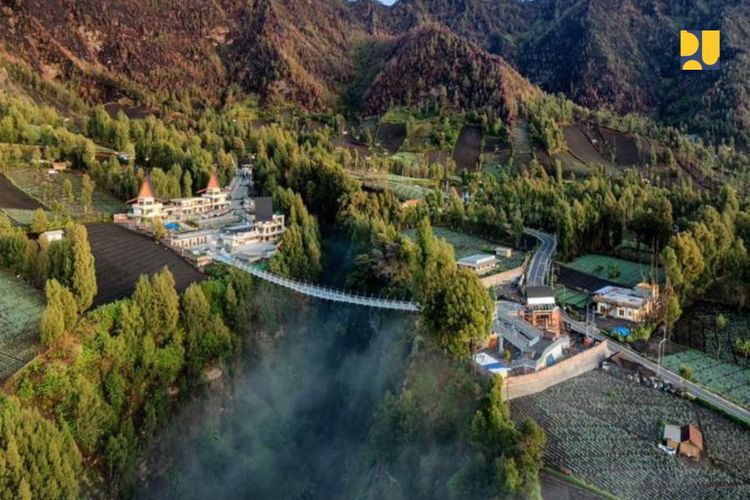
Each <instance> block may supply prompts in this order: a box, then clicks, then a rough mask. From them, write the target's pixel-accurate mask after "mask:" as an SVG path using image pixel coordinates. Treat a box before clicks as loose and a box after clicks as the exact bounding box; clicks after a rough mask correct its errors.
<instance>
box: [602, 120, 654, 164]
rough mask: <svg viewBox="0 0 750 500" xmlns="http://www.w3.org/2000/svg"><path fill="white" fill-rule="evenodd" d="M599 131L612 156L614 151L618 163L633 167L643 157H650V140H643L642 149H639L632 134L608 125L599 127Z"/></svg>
mask: <svg viewBox="0 0 750 500" xmlns="http://www.w3.org/2000/svg"><path fill="white" fill-rule="evenodd" d="M598 132H599V136H600V137H601V138H602V140H603V141H604V147H605V148H606V149H607V151H608V152H609V153H610V156H611V153H614V159H615V163H616V164H617V165H619V166H621V167H632V166H635V165H638V164H639V163H640V162H641V161H642V160H643V159H645V158H648V152H649V150H650V147H651V145H650V143H649V142H648V141H644V140H641V146H640V149H641V151H639V150H638V143H637V139H636V137H635V136H634V135H632V134H624V133H622V132H618V131H616V130H612V129H609V128H606V127H598ZM605 156H606V155H605Z"/></svg>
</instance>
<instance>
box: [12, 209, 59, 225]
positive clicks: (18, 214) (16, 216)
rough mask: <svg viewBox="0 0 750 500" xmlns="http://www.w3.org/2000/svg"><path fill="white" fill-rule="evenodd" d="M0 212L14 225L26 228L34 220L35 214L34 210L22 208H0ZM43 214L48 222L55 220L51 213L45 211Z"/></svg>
mask: <svg viewBox="0 0 750 500" xmlns="http://www.w3.org/2000/svg"><path fill="white" fill-rule="evenodd" d="M0 212H3V213H4V214H5V215H7V216H8V218H9V219H10V220H11V221H13V222H15V223H16V224H19V225H22V226H28V225H30V224H31V221H32V220H34V212H36V210H28V209H24V208H0ZM45 214H46V215H47V220H49V221H52V220H53V219H54V218H55V216H54V214H53V213H52V212H49V211H47V210H45Z"/></svg>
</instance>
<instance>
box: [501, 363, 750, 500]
mask: <svg viewBox="0 0 750 500" xmlns="http://www.w3.org/2000/svg"><path fill="white" fill-rule="evenodd" d="M511 414H512V417H513V419H514V420H516V421H517V422H521V421H523V420H524V419H525V418H529V417H530V418H533V419H535V420H536V421H537V422H538V423H539V424H540V425H541V426H542V427H544V429H545V431H546V433H547V448H546V450H545V462H546V463H547V464H548V465H550V466H552V467H554V468H557V469H566V468H567V469H570V470H571V471H572V473H573V474H574V475H575V476H577V477H580V478H581V479H583V480H584V481H586V482H588V483H590V484H593V485H596V486H597V487H599V488H601V489H603V490H606V491H609V492H611V493H613V494H614V495H616V496H619V497H621V498H628V499H641V498H643V499H646V498H647V499H662V498H663V499H675V498H748V495H750V455H749V454H748V453H747V448H748V446H750V433H748V432H747V431H746V430H745V429H744V428H742V427H741V426H739V425H737V424H735V423H734V422H732V421H730V420H728V419H726V418H724V417H723V416H721V415H719V414H716V413H714V412H712V411H711V410H708V409H706V408H703V407H702V406H699V405H697V404H695V403H692V402H690V401H687V400H684V399H681V398H678V397H676V396H673V395H671V394H668V393H664V392H662V391H658V390H656V389H653V388H650V387H647V386H644V385H640V384H637V383H634V382H628V381H625V380H621V379H619V378H616V377H613V376H611V375H609V374H608V373H606V372H603V371H601V370H594V371H592V372H588V373H586V374H584V375H581V376H579V377H576V378H574V379H571V380H568V381H566V382H563V383H561V384H558V385H556V386H554V387H552V388H550V389H547V390H546V391H543V392H541V393H538V394H535V395H532V396H526V397H523V398H519V399H516V400H513V401H511ZM663 423H673V424H680V425H682V424H686V423H694V424H697V425H699V427H700V429H701V431H702V432H703V437H704V443H705V452H704V456H703V458H702V460H701V461H700V463H697V464H696V463H694V462H692V461H690V460H688V459H685V458H683V457H677V456H669V455H667V454H665V453H663V452H662V451H661V450H659V449H658V448H657V446H656V445H657V443H658V441H659V439H660V438H661V436H660V427H661V424H663Z"/></svg>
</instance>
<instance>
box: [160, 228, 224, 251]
mask: <svg viewBox="0 0 750 500" xmlns="http://www.w3.org/2000/svg"><path fill="white" fill-rule="evenodd" d="M217 236H218V231H217V230H215V229H199V230H198V231H185V232H174V233H172V232H170V233H169V237H168V239H167V243H168V244H169V245H170V246H172V247H174V248H195V247H210V246H214V245H215V244H216V239H217Z"/></svg>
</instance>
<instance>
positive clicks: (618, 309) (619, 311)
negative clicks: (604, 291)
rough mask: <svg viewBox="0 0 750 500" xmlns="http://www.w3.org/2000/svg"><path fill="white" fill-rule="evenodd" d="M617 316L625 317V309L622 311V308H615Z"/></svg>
mask: <svg viewBox="0 0 750 500" xmlns="http://www.w3.org/2000/svg"><path fill="white" fill-rule="evenodd" d="M617 315H618V316H625V309H623V308H622V307H618V308H617Z"/></svg>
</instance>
